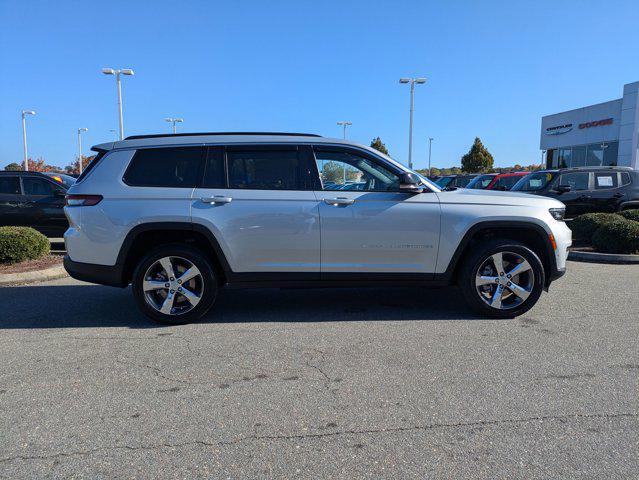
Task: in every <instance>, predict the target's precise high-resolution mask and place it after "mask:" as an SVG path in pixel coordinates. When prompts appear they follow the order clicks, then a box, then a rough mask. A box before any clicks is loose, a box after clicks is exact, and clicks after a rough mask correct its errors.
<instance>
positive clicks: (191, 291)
mask: <svg viewBox="0 0 639 480" xmlns="http://www.w3.org/2000/svg"><path fill="white" fill-rule="evenodd" d="M132 284H133V296H134V298H135V301H136V303H137V304H138V307H139V308H140V310H142V311H143V312H144V313H145V314H146V315H148V316H149V317H151V318H152V319H154V320H156V321H158V322H162V323H171V324H181V323H188V322H191V321H194V320H197V319H198V318H200V317H201V316H203V315H204V314H205V313H206V312H207V311H208V310H209V309H210V308H211V306H212V305H213V303H214V302H215V299H216V297H217V291H218V282H217V279H216V277H215V273H214V270H213V267H212V266H211V262H210V261H209V259H207V258H206V257H205V256H204V255H202V253H201V252H200V251H199V250H197V249H195V248H192V247H188V246H183V245H162V246H160V247H157V248H155V249H153V250H152V251H151V252H149V253H148V254H147V255H146V256H145V257H144V258H143V259H142V260H141V261H140V263H138V265H137V267H136V269H135V272H134V273H133V279H132Z"/></svg>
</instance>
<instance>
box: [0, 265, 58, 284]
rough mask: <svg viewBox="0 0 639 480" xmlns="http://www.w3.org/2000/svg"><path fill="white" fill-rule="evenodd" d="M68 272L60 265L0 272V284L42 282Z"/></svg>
mask: <svg viewBox="0 0 639 480" xmlns="http://www.w3.org/2000/svg"><path fill="white" fill-rule="evenodd" d="M68 275H69V274H68V273H67V271H66V270H65V269H64V267H63V266H62V265H58V266H56V267H50V268H46V269H44V270H34V271H32V272H20V273H3V274H0V286H4V285H14V284H19V283H33V282H44V281H46V280H55V279H57V278H63V277H66V276H68Z"/></svg>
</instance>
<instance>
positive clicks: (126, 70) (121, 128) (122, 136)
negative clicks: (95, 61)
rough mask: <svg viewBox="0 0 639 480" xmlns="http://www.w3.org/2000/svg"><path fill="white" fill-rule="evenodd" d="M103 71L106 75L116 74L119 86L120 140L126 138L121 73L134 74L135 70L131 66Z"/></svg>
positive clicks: (104, 69)
mask: <svg viewBox="0 0 639 480" xmlns="http://www.w3.org/2000/svg"><path fill="white" fill-rule="evenodd" d="M102 73H104V74H105V75H115V82H116V84H117V88H118V116H119V120H120V140H124V121H123V119H122V83H121V82H120V75H129V76H131V75H133V70H131V69H130V68H123V69H121V70H114V69H113V68H103V69H102Z"/></svg>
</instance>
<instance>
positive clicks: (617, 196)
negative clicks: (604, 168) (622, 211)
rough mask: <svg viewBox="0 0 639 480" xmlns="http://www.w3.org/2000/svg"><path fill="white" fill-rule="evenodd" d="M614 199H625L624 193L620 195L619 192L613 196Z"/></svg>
mask: <svg viewBox="0 0 639 480" xmlns="http://www.w3.org/2000/svg"><path fill="white" fill-rule="evenodd" d="M613 197H615V198H621V197H623V193H619V192H617V193H615V194H614V195H613Z"/></svg>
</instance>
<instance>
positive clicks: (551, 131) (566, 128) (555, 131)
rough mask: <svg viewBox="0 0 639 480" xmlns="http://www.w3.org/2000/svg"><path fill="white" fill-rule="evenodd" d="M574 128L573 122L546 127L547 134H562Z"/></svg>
mask: <svg viewBox="0 0 639 480" xmlns="http://www.w3.org/2000/svg"><path fill="white" fill-rule="evenodd" d="M570 130H572V123H566V124H564V125H557V126H556V127H548V128H547V129H546V135H561V134H562V133H567V132H569V131H570Z"/></svg>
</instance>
